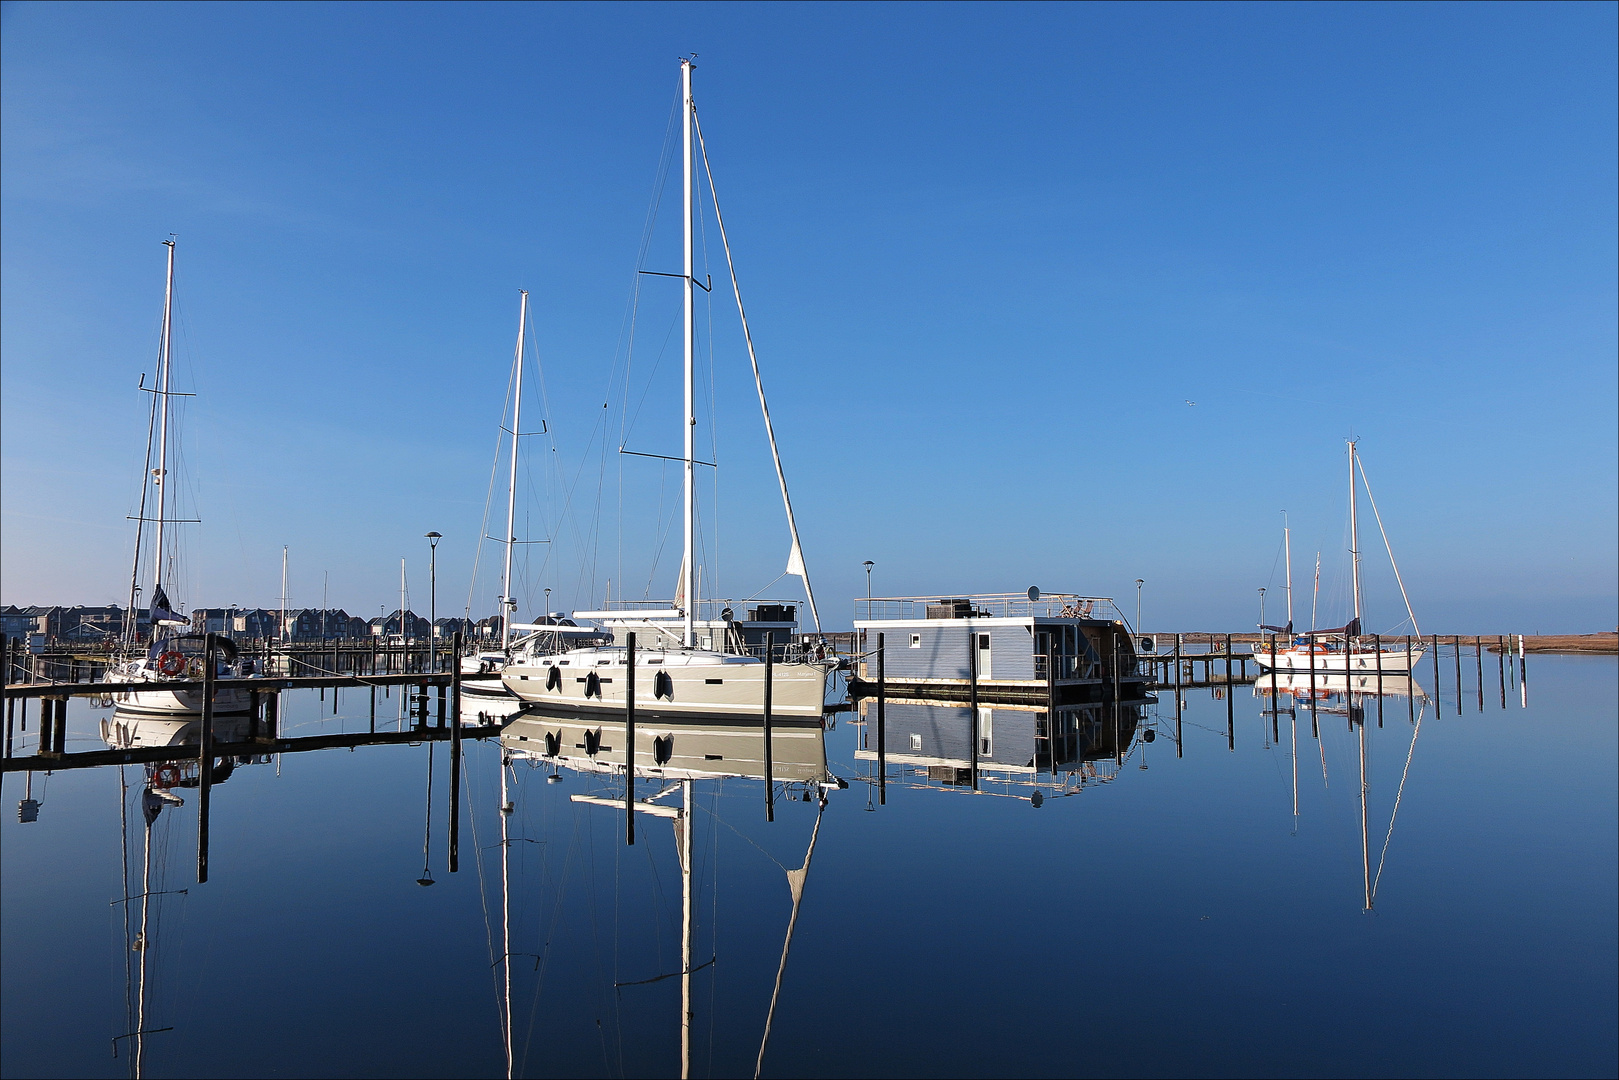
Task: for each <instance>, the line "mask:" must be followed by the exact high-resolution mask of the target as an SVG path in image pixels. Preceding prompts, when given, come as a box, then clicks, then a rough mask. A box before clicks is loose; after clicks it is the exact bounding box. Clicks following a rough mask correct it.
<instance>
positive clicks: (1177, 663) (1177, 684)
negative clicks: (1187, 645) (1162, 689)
mask: <svg viewBox="0 0 1619 1080" xmlns="http://www.w3.org/2000/svg"><path fill="white" fill-rule="evenodd" d="M1184 749H1185V748H1184V747H1183V745H1182V744H1181V636H1180V635H1179V634H1176V635H1175V756H1176V757H1181V756H1183V754H1184Z"/></svg>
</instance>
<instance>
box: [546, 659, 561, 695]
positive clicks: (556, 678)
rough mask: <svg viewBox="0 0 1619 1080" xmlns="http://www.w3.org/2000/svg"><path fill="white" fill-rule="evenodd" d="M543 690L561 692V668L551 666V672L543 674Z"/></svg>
mask: <svg viewBox="0 0 1619 1080" xmlns="http://www.w3.org/2000/svg"><path fill="white" fill-rule="evenodd" d="M545 688H546V689H547V690H561V689H562V669H561V668H559V667H556V666H555V665H553V666H552V667H551V670H550V671H548V672H546V673H545Z"/></svg>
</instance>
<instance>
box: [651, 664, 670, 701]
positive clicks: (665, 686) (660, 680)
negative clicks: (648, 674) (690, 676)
mask: <svg viewBox="0 0 1619 1080" xmlns="http://www.w3.org/2000/svg"><path fill="white" fill-rule="evenodd" d="M652 695H653V696H654V697H659V698H666V699H668V700H669V701H673V700H674V699H675V680H674V677H673V676H672V675H670V674H669V673H668V672H667V671H660V672H658V673H657V674H656V675H654V676H653V677H652Z"/></svg>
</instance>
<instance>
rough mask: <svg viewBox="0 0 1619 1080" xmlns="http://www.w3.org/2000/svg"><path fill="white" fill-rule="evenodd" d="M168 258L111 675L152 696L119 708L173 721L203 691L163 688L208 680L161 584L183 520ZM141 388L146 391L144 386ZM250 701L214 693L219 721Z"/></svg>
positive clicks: (221, 655) (241, 694) (226, 668)
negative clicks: (150, 512) (176, 481)
mask: <svg viewBox="0 0 1619 1080" xmlns="http://www.w3.org/2000/svg"><path fill="white" fill-rule="evenodd" d="M163 244H164V246H166V247H167V248H168V249H169V251H168V277H167V280H166V283H165V285H164V290H163V329H162V335H161V338H160V342H159V348H158V369H157V375H156V378H155V379H154V382H155V385H154V386H153V387H152V388H151V389H150V390H148V392H149V393H151V394H152V395H153V399H152V418H151V421H150V424H149V425H148V430H147V436H146V470H145V475H144V476H143V477H142V480H141V499H140V511H139V513H138V514H137V515H136V527H135V554H134V559H133V567H132V569H131V572H130V600H129V617H128V619H127V621H126V623H125V626H124V640H123V648H124V657H125V659H124V660H123V661H121V662H120V663H118V664H115V665H114V666H113V668H112V670H111V671H110V672H109V674H108V680H109V681H112V682H134V683H150V684H152V688H151V689H150V690H126V691H120V692H119V693H117V694H116V695H114V701H115V703H116V704H117V706H118V708H119V709H121V710H123V711H125V712H128V713H134V714H145V715H150V716H168V717H181V718H187V717H198V716H201V715H202V704H203V695H202V691H201V690H192V689H172V690H166V689H163V688H162V684H163V683H165V682H171V681H193V682H194V681H196V680H199V679H201V678H202V677H203V670H202V667H203V664H204V662H205V637H204V635H202V634H191V633H186V632H185V630H188V629H189V628H190V626H191V622H190V620H188V619H185V618H182V617H180V616H178V615H176V614H175V612H174V611H173V610H172V606H173V605H172V604H171V603H170V600H169V594H168V591H167V590H166V589H165V588H164V583H163V579H164V576H165V573H166V572H167V571H168V566H167V564H166V560H167V557H168V556H169V554H170V552H169V542H170V538H169V536H168V533H167V531H166V529H165V528H164V527H165V526H166V525H173V524H179V523H180V522H181V521H182V520H183V519H180V518H177V517H171V516H170V515H171V514H172V513H174V512H175V509H176V502H177V499H176V496H174V495H171V494H170V490H169V489H170V488H171V487H172V486H173V485H172V484H170V482H169V475H170V471H169V463H170V459H171V454H170V451H169V429H170V426H171V419H172V411H173V410H172V409H171V407H170V403H169V399H170V398H172V397H176V396H188V395H179V394H177V393H176V392H175V391H173V390H171V389H170V375H171V371H172V368H173V364H172V363H171V354H172V340H173V339H172V334H171V330H172V326H173V318H172V316H173V312H174V241H173V240H172V239H169V240H165V241H163ZM143 389H145V388H144V387H143ZM154 433H155V435H156V439H157V467H156V468H153V467H152V439H153V435H154ZM148 480H150V482H151V486H152V489H153V490H154V491H155V494H156V497H157V516H156V517H150V518H149V517H147V516H146V510H147V490H148V489H147V481H148ZM147 522H151V523H152V524H154V525H155V526H156V529H155V536H154V543H153V556H152V578H151V580H152V601H151V637H150V639H149V641H148V642H147V643H146V644H145V645H144V647H143V645H142V643H141V642H140V641H139V640H138V638H139V635H138V631H137V627H136V619H135V605H136V603H137V598H138V596H139V593H140V585H139V581H140V562H141V540H142V536H143V534H144V531H145V527H146V524H147ZM220 646H221V648H220V651H219V652H218V653H216V654H215V657H214V662H215V670H214V675H215V677H216V678H221V679H229V678H232V677H234V676H237V675H239V674H240V673H241V672H240V668H239V666H238V664H237V662H236V648H235V645H234V644H233V643H231V642H230V641H229V639H220ZM249 704H250V700H249V696H248V693H247V691H245V690H241V689H238V688H234V687H231V686H228V685H227V686H218V687H216V689H215V691H214V712H215V714H216V715H221V714H227V713H240V712H246V711H247V709H248V708H249Z"/></svg>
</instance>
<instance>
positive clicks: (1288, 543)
mask: <svg viewBox="0 0 1619 1080" xmlns="http://www.w3.org/2000/svg"><path fill="white" fill-rule="evenodd" d="M1282 548H1283V550H1284V551H1286V552H1287V628H1288V629H1289V630H1292V629H1293V530H1292V529H1290V528H1288V525H1287V511H1286V510H1283V511H1282ZM1310 629H1311V630H1314V629H1315V627H1313V626H1312V627H1310Z"/></svg>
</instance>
